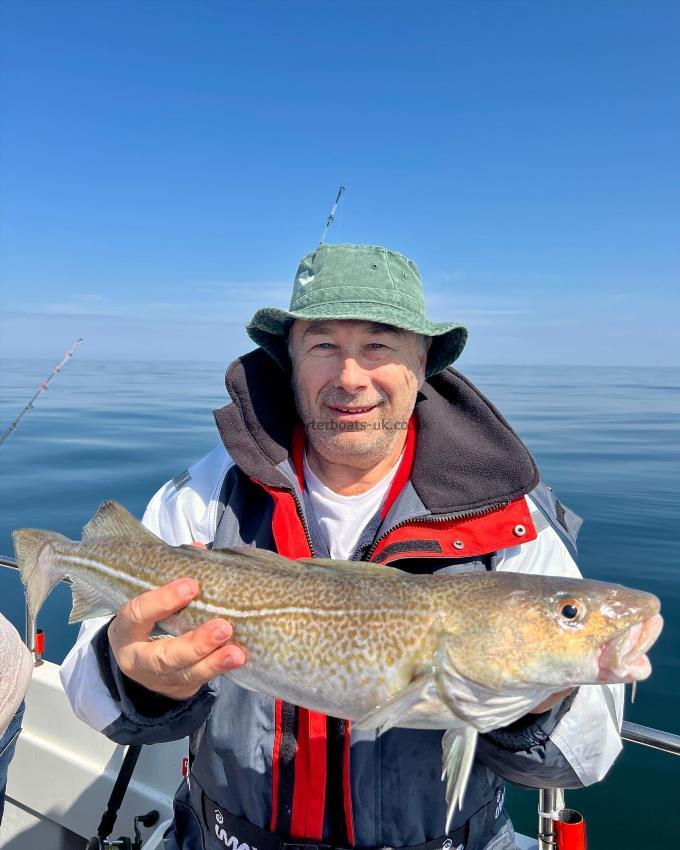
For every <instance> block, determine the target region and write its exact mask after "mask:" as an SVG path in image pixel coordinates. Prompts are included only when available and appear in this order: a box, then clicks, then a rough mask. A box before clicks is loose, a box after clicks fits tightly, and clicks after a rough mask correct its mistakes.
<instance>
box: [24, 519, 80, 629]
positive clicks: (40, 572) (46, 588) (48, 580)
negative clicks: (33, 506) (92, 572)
mask: <svg viewBox="0 0 680 850" xmlns="http://www.w3.org/2000/svg"><path fill="white" fill-rule="evenodd" d="M12 540H13V541H14V552H15V553H16V556H17V561H18V562H19V569H20V571H21V580H22V582H23V583H24V587H25V588H26V602H27V604H28V610H29V612H30V614H31V616H32V617H37V616H38V611H40V609H41V608H42V606H43V603H44V602H45V600H46V599H47V597H48V596H49V594H50V591H51V590H52V588H53V587H54V586H55V585H56V584H58V583H59V582H60V581H61V580H62V579H63V578H65V577H66V575H67V572H66V570H64V569H63V568H61V567H60V566H59V565H58V563H57V559H56V558H53V557H51V555H52V549H51V546H50V544H52V543H57V542H68V543H70V542H71V541H70V540H68V538H67V537H64V535H63V534H58V533H57V532H56V531H40V530H39V529H37V528H16V529H15V530H14V531H13V532H12Z"/></svg>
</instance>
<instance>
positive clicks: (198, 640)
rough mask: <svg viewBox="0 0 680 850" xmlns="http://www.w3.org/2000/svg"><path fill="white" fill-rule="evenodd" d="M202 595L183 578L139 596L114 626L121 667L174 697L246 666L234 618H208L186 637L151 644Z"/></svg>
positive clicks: (111, 633)
mask: <svg viewBox="0 0 680 850" xmlns="http://www.w3.org/2000/svg"><path fill="white" fill-rule="evenodd" d="M197 594H198V584H197V583H196V581H195V580H194V579H192V578H178V579H175V580H174V581H171V582H170V583H169V584H166V585H164V586H163V587H159V588H158V589H157V590H149V591H148V592H147V593H142V594H140V595H139V596H135V597H133V598H132V599H130V600H129V601H128V602H126V603H125V605H123V607H122V608H121V609H120V611H119V612H118V613H117V614H116V616H115V618H114V619H113V620H112V621H111V623H110V625H109V631H108V635H109V643H110V644H111V649H112V651H113V654H114V656H115V658H116V661H117V662H118V666H119V667H120V669H121V670H122V671H123V673H125V675H126V676H129V678H130V679H133V680H134V681H135V682H139V684H140V685H144V687H145V688H148V689H149V690H150V691H155V692H156V693H158V694H163V695H164V696H166V697H170V698H171V699H176V700H183V699H188V698H189V697H191V696H193V695H194V694H195V693H196V692H197V691H198V689H199V688H200V687H201V686H202V685H204V684H205V683H206V682H210V681H211V680H212V679H214V678H216V677H217V676H219V675H221V674H222V673H226V672H227V671H229V670H234V669H235V668H236V667H241V666H242V665H243V664H244V663H245V660H246V657H245V653H244V651H243V649H242V648H241V647H240V646H237V645H235V644H230V643H228V641H229V639H230V638H231V636H232V632H233V629H232V626H231V623H229V622H228V620H208V621H207V622H205V623H202V624H201V625H200V626H198V627H197V628H196V629H194V630H193V631H190V632H186V634H183V635H181V636H180V637H170V638H164V639H163V640H150V639H149V635H150V634H151V631H152V629H153V627H154V626H155V624H156V623H158V622H160V621H162V620H164V619H165V618H166V617H169V616H170V615H171V614H175V613H176V612H177V611H180V610H181V609H182V608H184V607H185V606H186V605H188V604H189V602H191V600H192V599H193V598H194V597H195V596H196V595H197Z"/></svg>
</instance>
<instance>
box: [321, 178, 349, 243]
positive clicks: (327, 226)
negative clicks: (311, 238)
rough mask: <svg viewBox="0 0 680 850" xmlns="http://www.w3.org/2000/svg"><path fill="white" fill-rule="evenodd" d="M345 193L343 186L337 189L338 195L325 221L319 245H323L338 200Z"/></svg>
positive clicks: (333, 218)
mask: <svg viewBox="0 0 680 850" xmlns="http://www.w3.org/2000/svg"><path fill="white" fill-rule="evenodd" d="M345 191H346V190H345V187H344V186H340V188H339V189H338V194H337V195H336V196H335V201H334V203H333V206H332V207H331V211H330V212H329V213H328V218H327V219H326V226H325V227H324V229H323V233H322V234H321V239H320V240H319V245H323V243H324V240H325V238H326V234H327V233H328V228H329V227H330V226H331V224H333V222H334V221H335V211H336V210H337V208H338V204H339V203H340V198H342V196H343V194H344V193H345Z"/></svg>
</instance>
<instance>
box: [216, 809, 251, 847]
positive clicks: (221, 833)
mask: <svg viewBox="0 0 680 850" xmlns="http://www.w3.org/2000/svg"><path fill="white" fill-rule="evenodd" d="M223 823H224V815H223V814H222V812H221V811H220V810H219V809H215V835H216V836H217V838H218V839H219V841H221V842H222V843H223V844H224V846H225V847H229V850H257V847H251V846H250V844H246V842H245V841H239V840H238V838H237V837H236V836H235V835H229V834H228V833H227V830H226V829H224V828H223V827H222V824H223Z"/></svg>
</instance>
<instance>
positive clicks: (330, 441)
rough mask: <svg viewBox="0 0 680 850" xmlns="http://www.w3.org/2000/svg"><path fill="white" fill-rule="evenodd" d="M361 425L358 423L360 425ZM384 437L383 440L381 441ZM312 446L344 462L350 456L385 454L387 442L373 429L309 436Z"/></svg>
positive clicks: (355, 429) (323, 454)
mask: <svg viewBox="0 0 680 850" xmlns="http://www.w3.org/2000/svg"><path fill="white" fill-rule="evenodd" d="M358 424H359V423H357V425H358ZM381 437H382V439H381ZM309 439H310V442H311V443H312V446H313V447H314V448H315V449H316V450H317V451H318V452H319V453H320V454H321V455H322V456H325V457H327V458H329V459H330V456H331V455H333V459H334V460H336V459H337V460H340V461H342V459H343V458H345V459H346V458H347V457H348V456H352V457H366V458H375V457H376V456H377V457H380V456H382V455H383V454H384V453H385V448H386V445H385V444H386V440H385V437H384V436H383V435H380V434H379V432H377V431H375V430H374V429H373V428H372V427H370V429H369V428H365V429H359V428H354V429H352V430H349V429H348V430H343V431H324V432H321V433H319V432H318V431H317V432H314V433H312V434H309Z"/></svg>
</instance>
